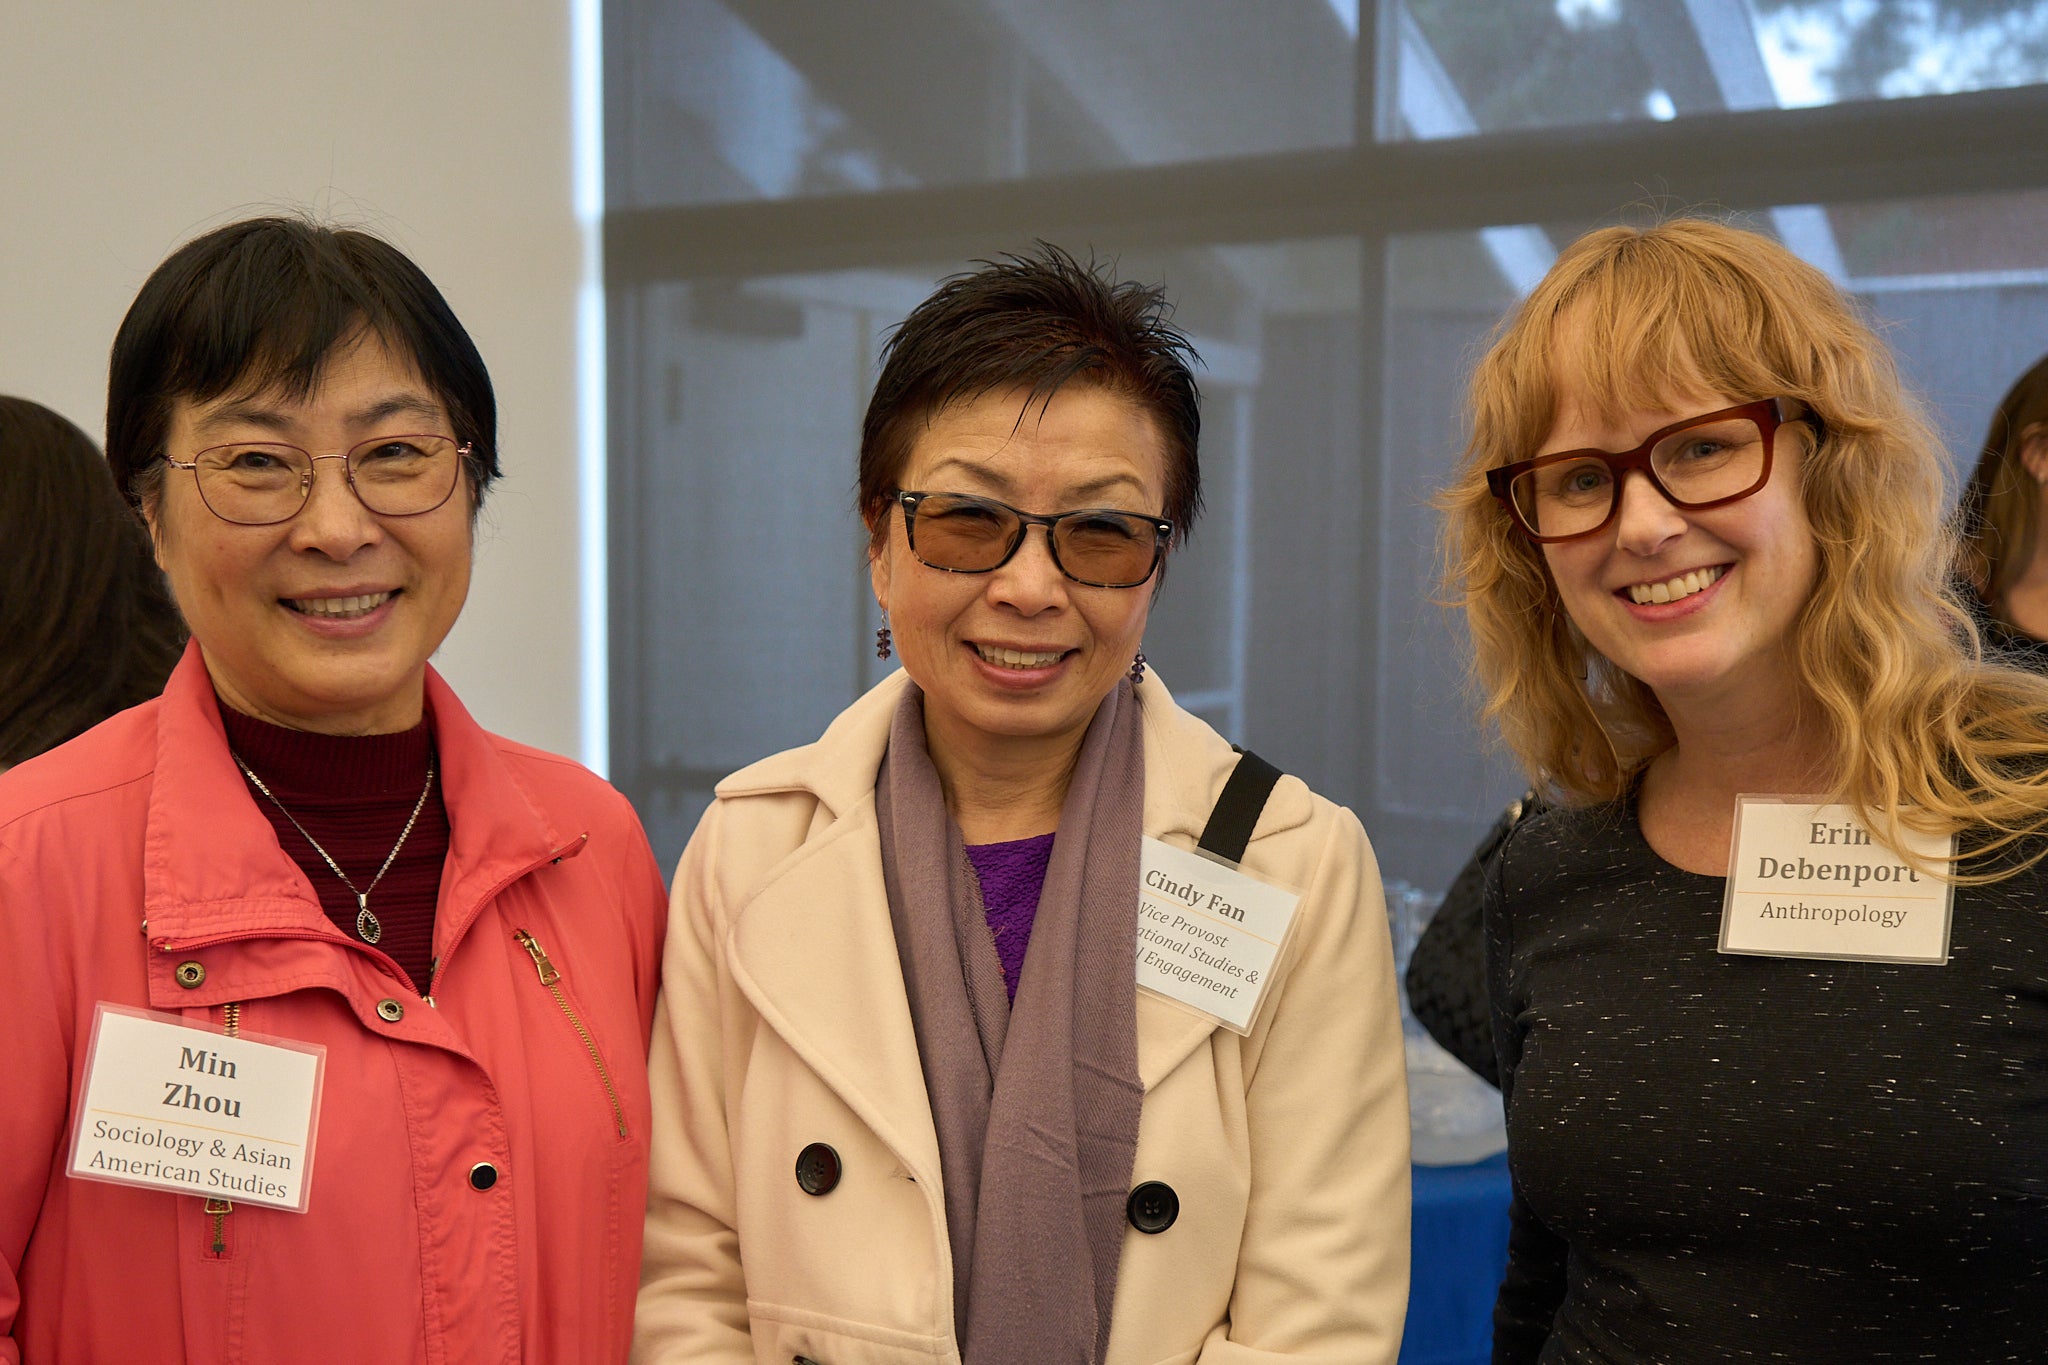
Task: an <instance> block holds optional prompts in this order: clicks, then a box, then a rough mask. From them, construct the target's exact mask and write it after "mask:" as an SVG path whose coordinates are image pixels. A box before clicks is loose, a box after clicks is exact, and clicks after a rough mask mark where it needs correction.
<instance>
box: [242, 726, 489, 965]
mask: <svg viewBox="0 0 2048 1365" xmlns="http://www.w3.org/2000/svg"><path fill="white" fill-rule="evenodd" d="M220 718H221V723H222V724H223V725H224V726H225V727H226V728H227V735H228V747H229V748H230V749H232V750H234V752H235V753H236V754H237V755H238V756H240V758H241V760H242V761H243V762H244V763H246V764H248V765H249V767H250V769H251V770H252V771H254V772H255V774H256V775H257V776H258V777H260V778H262V779H263V783H264V785H265V786H267V787H269V788H270V790H271V792H272V793H273V794H274V795H275V796H276V797H277V801H271V800H269V799H267V798H266V797H265V796H264V795H263V793H262V792H260V791H258V790H257V789H256V788H255V787H254V786H253V785H251V786H250V788H249V798H250V799H251V800H253V801H254V802H255V803H256V808H257V809H258V810H260V811H262V812H263V814H264V817H265V818H266V819H268V820H269V821H270V827H271V828H272V829H274V830H276V831H277V842H278V845H279V846H280V847H281V848H283V849H284V851H285V853H286V854H287V855H288V856H289V857H290V858H291V860H292V861H293V862H295V863H297V864H298V865H299V868H300V870H301V871H303V872H304V873H305V874H306V879H307V880H308V881H310V882H311V883H312V884H313V890H314V891H315V893H317V894H318V895H319V897H320V906H321V908H322V909H323V910H325V911H326V912H327V918H329V919H330V920H333V921H334V923H335V926H336V927H337V928H339V929H340V930H341V931H342V933H344V934H346V935H348V936H349V937H350V938H352V939H356V940H357V941H358V942H360V941H361V939H360V938H359V936H358V935H357V933H356V898H355V896H354V895H353V894H351V893H350V891H349V889H348V887H346V886H344V885H343V884H342V881H341V879H340V878H339V877H337V876H335V875H334V872H333V870H332V869H331V868H329V867H328V866H327V864H326V862H325V861H324V860H323V859H322V858H321V857H320V855H319V854H318V853H316V852H314V851H313V848H312V845H310V844H308V843H307V842H306V839H305V836H304V835H302V834H300V833H299V831H298V830H297V829H295V828H293V827H292V822H291V820H288V819H286V818H285V816H284V814H283V813H282V812H281V811H279V809H278V803H280V802H281V803H282V804H283V806H284V809H285V810H288V811H290V812H291V814H292V816H293V817H295V818H296V819H297V820H298V822H299V823H300V824H302V825H304V826H305V827H306V831H307V833H309V834H311V835H312V836H313V837H314V838H315V839H317V840H319V841H320V846H321V847H322V848H324V849H326V850H327V852H328V855H329V856H330V857H332V858H333V859H334V861H335V862H337V863H339V864H341V870H342V871H343V872H346V873H347V874H348V877H349V880H350V881H352V882H354V883H355V884H356V888H357V889H358V890H365V889H368V888H369V886H370V881H371V879H372V878H374V877H376V875H377V869H378V868H379V867H381V866H383V863H384V859H385V857H386V855H388V854H389V853H390V852H391V846H392V845H393V844H395V843H397V842H398V836H399V832H400V831H402V830H403V829H404V828H405V822H406V819H407V817H409V816H410V815H411V814H412V809H413V805H414V803H415V802H417V801H418V800H419V798H420V788H421V787H422V786H424V785H425V783H426V780H427V764H428V760H429V759H430V758H431V757H432V755H433V753H434V734H433V727H432V723H431V721H429V720H422V721H421V722H420V723H419V724H418V725H416V726H414V727H413V728H412V729H410V730H406V731H402V732H401V733H399V734H395V735H320V734H314V733H312V732H310V731H307V730H288V729H285V728H284V727H282V726H277V725H272V724H270V723H268V722H267V721H260V720H256V719H255V718H253V717H250V716H245V715H242V714H241V713H240V712H238V711H234V710H231V709H230V708H229V707H228V706H227V705H226V703H222V705H221V708H220ZM447 858H448V808H447V806H446V805H445V804H444V803H443V802H442V800H441V777H440V774H439V772H438V771H437V772H436V773H435V775H434V789H433V791H431V792H430V793H428V795H427V803H426V806H425V807H424V808H422V809H421V811H420V817H419V820H418V822H417V823H415V824H414V826H413V830H412V834H411V835H410V836H408V837H407V839H406V841H405V847H404V848H402V849H400V850H399V852H398V857H397V859H396V860H395V861H394V862H393V863H392V864H391V870H390V871H388V872H386V873H385V874H384V877H383V880H381V881H379V882H378V883H377V886H376V889H375V890H372V891H370V910H371V913H373V914H375V915H376V917H377V920H378V922H379V923H380V924H382V926H383V933H382V934H381V935H380V936H379V938H378V940H377V948H378V949H379V950H381V951H382V952H384V953H386V954H387V955H389V956H390V958H391V960H392V961H394V962H396V963H397V964H398V966H399V969H400V970H401V971H403V972H404V973H405V975H406V976H407V977H408V978H409V979H410V980H411V982H412V984H413V986H414V988H415V989H416V990H418V991H420V992H421V993H422V994H425V993H426V992H428V991H429V990H431V989H432V986H433V982H432V976H433V960H434V907H435V904H436V902H437V901H438V900H439V898H440V891H441V866H442V864H443V863H445V862H446V861H447Z"/></svg>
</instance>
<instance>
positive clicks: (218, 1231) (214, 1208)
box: [206, 1000, 242, 1260]
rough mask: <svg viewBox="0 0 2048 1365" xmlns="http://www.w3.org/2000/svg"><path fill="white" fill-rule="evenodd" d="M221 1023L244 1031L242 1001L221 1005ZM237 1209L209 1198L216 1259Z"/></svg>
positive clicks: (222, 1253) (228, 1028)
mask: <svg viewBox="0 0 2048 1365" xmlns="http://www.w3.org/2000/svg"><path fill="white" fill-rule="evenodd" d="M221 1023H222V1025H223V1026H224V1028H225V1030H226V1032H227V1035H228V1037H230V1038H233V1037H235V1036H236V1035H237V1034H239V1033H240V1032H241V1031H242V1002H241V1001H239V1000H230V1001H229V1002H228V1003H227V1004H225V1005H222V1006H221ZM234 1211H235V1206H234V1203H233V1201H231V1200H227V1199H208V1200H207V1201H206V1212H207V1213H208V1215H210V1216H211V1217H212V1219H213V1248H212V1251H213V1256H214V1258H215V1259H216V1260H218V1259H220V1258H222V1257H225V1256H226V1255H227V1254H228V1215H229V1214H231V1213H233V1212H234Z"/></svg>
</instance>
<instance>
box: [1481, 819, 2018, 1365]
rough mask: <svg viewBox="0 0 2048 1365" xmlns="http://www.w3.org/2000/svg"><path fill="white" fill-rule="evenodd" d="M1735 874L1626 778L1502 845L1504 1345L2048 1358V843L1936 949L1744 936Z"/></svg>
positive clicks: (1496, 981)
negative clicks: (2042, 864) (1510, 1192)
mask: <svg viewBox="0 0 2048 1365" xmlns="http://www.w3.org/2000/svg"><path fill="white" fill-rule="evenodd" d="M1722 887H1723V882H1722V880H1721V879H1720V878H1718V877H1702V876H1697V875H1695V874H1693V873H1690V872H1684V871H1681V870H1680V869H1678V868H1675V867H1673V866H1671V865H1670V864H1668V863H1666V862H1664V861H1663V860H1662V859H1661V858H1659V857H1658V856H1657V855H1656V854H1655V853H1653V852H1652V851H1651V850H1650V848H1649V846H1648V844H1646V843H1645V842H1644V840H1643V836H1642V832H1641V829H1640V827H1639V826H1638V824H1637V820H1636V811H1635V808H1634V804H1633V802H1626V803H1623V804H1620V805H1617V806H1606V807H1599V808H1596V809H1592V810H1577V811H1573V810H1553V811H1548V812H1545V813H1543V814H1542V815H1539V816H1536V817H1533V818H1531V819H1530V820H1528V821H1525V822H1524V823H1523V824H1522V825H1521V826H1520V827H1519V828H1518V829H1517V830H1516V831H1515V833H1514V835H1513V836H1512V838H1511V839H1510V841H1509V843H1508V845H1507V848H1506V851H1505V854H1504V856H1502V857H1501V858H1500V859H1499V860H1498V861H1497V863H1496V870H1495V874H1494V877H1493V879H1492V882H1491V884H1490V885H1489V886H1488V889H1487V906H1486V919H1487V938H1488V943H1487V973H1488V979H1489V987H1490V990H1491V995H1492V1002H1493V1014H1494V1030H1495V1042H1496V1046H1497V1048H1498V1050H1499V1054H1500V1070H1501V1089H1502V1092H1503V1093H1504V1095H1505V1096H1506V1099H1507V1114H1508V1138H1509V1161H1510V1166H1511V1169H1512V1171H1513V1175H1514V1187H1515V1202H1514V1217H1513V1231H1512V1234H1511V1237H1510V1250H1509V1258H1508V1270H1507V1277H1506V1280H1505V1282H1504V1283H1503V1284H1502V1286H1501V1292H1500V1299H1499V1302H1498V1304H1497V1306H1496V1308H1495V1313H1494V1324H1495V1340H1494V1356H1493V1358H1494V1361H1495V1362H1496V1365H1508V1363H1510V1362H1512V1363H1515V1365H1519V1363H1520V1362H1533V1361H1541V1362H1544V1363H1545V1365H1553V1363H1554V1362H1566V1361H1569V1362H1598V1363H1599V1365H1622V1363H1623V1362H1629V1363H1631V1365H1632V1363H1633V1362H1656V1365H1688V1363H1689V1362H1706V1361H1790V1362H1798V1365H1835V1363H1836V1362H1840V1363H1841V1365H1850V1363H1851V1362H1853V1363H1854V1365H1866V1363H1867V1362H1883V1361H1943V1362H1956V1365H1993V1363H1994V1362H2001V1361H2029V1362H2040V1361H2048V871H2043V870H2042V869H2039V868H2037V869H2035V870H2033V871H2029V872H2025V873H2021V874H2020V875H2018V876H2016V877H2013V878H2011V879H2009V880H2006V881H2003V882H1999V883H1995V884H1993V885H1991V886H1988V887H1965V888H1960V889H1958V891H1957V892H1956V897H1955V917H1954V925H1953V931H1952V934H1951V949H1950V951H1951V957H1950V960H1949V962H1948V964H1947V965H1946V966H1940V967H1935V966H1905V965H1879V964H1874V963H1863V962H1822V961H1810V960H1794V959H1780V958H1763V957H1734V956H1723V955H1721V954H1719V953H1717V952H1716V951H1715V944H1716V942H1717V941H1718V937H1719V931H1720V921H1721V897H1722Z"/></svg>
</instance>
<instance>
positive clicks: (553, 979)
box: [512, 929, 626, 1137]
mask: <svg viewBox="0 0 2048 1365" xmlns="http://www.w3.org/2000/svg"><path fill="white" fill-rule="evenodd" d="M512 937H514V938H516V939H518V940H519V946H520V947H522V948H524V949H526V952H527V955H528V956H529V957H531V958H532V959H533V965H534V967H535V969H536V970H538V971H539V972H540V984H541V985H543V986H546V987H547V988H548V994H550V995H552V996H554V997H555V1003H556V1004H557V1005H560V1006H561V1007H562V1013H563V1015H564V1016H565V1017H567V1019H568V1020H569V1023H570V1024H571V1025H572V1026H573V1027H574V1028H575V1030H576V1036H577V1037H579V1038H581V1039H582V1040H583V1050H584V1051H585V1052H588V1053H589V1054H590V1060H591V1063H592V1064H593V1065H595V1066H596V1067H597V1078H598V1080H600V1081H602V1082H603V1083H604V1093H605V1097H606V1098H607V1099H609V1100H610V1101H611V1102H612V1121H613V1122H614V1123H615V1124H616V1125H617V1126H618V1130H619V1136H620V1137H624V1136H625V1135H626V1110H625V1108H624V1106H622V1105H621V1104H620V1103H619V1092H618V1091H617V1090H616V1089H615V1088H614V1087H613V1086H612V1073H611V1071H610V1070H609V1069H607V1068H606V1066H605V1064H604V1055H603V1054H602V1053H600V1052H599V1051H598V1050H597V1040H596V1039H595V1038H592V1037H591V1036H590V1030H589V1029H587V1028H585V1027H583V1021H582V1020H581V1019H579V1018H577V1017H576V1010H575V1008H574V1007H573V1006H571V1005H570V1004H569V998H568V997H567V996H565V995H563V994H562V988H561V986H560V985H559V984H558V983H559V982H560V981H561V979H562V974H561V973H560V972H559V971H557V970H555V964H554V963H552V962H550V961H548V955H547V953H546V952H545V951H544V950H542V948H541V946H540V943H539V941H538V940H536V939H535V938H534V936H533V935H532V934H529V933H527V932H526V931H525V930H524V929H514V930H513V931H512Z"/></svg>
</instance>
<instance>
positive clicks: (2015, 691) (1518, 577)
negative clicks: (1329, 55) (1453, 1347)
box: [1445, 220, 2048, 1365]
mask: <svg viewBox="0 0 2048 1365" xmlns="http://www.w3.org/2000/svg"><path fill="white" fill-rule="evenodd" d="M1472 411H1473V419H1474V425H1473V434H1472V444H1471V448H1470V452H1469V454H1468V456H1467V458H1466V461H1465V463H1464V465H1463V467H1462V469H1461V470H1460V472H1459V475H1458V478H1457V481H1456V483H1455V484H1454V485H1453V486H1452V488H1451V489H1450V490H1449V492H1448V493H1447V494H1446V497H1445V503H1446V506H1447V508H1448V511H1449V528H1448V535H1449V547H1448V563H1449V565H1450V575H1451V586H1452V588H1453V590H1454V591H1455V592H1456V593H1458V594H1459V595H1461V596H1462V599H1463V604H1464V607H1465V610H1466V614H1467V617H1468V620H1469V621H1470V624H1471V629H1472V636H1473V640H1474V644H1475V648H1476V670H1475V671H1476V675H1477V680H1478V682H1479V684H1480V686H1481V689H1482V691H1483V695H1484V697H1485V701H1486V714H1487V716H1488V718H1489V719H1490V720H1492V721H1493V722H1494V723H1496V724H1497V725H1499V726H1500V728H1501V729H1502V731H1503V732H1504V733H1505V735H1506V737H1507V740H1508V742H1509V743H1510V745H1512V747H1513V748H1514V750H1515V752H1516V753H1517V755H1518V756H1519V757H1520V758H1521V759H1522V762H1523V763H1524V765H1525V766H1526V768H1527V770H1528V772H1529V774H1530V776H1531V778H1532V779H1534V780H1536V781H1538V782H1540V783H1541V784H1542V785H1543V787H1544V788H1545V791H1546V794H1547V795H1548V796H1549V798H1550V800H1551V802H1552V805H1551V808H1550V809H1547V810H1545V811H1542V812H1541V813H1539V814H1536V815H1533V816H1530V817H1528V818H1526V819H1524V820H1523V821H1522V822H1521V823H1520V824H1519V825H1517V826H1516V827H1515V829H1514V831H1513V832H1512V833H1511V834H1509V835H1508V836H1507V839H1506V842H1505V844H1504V845H1503V847H1502V848H1501V850H1500V851H1499V853H1498V854H1497V855H1496V856H1495V857H1494V859H1493V860H1492V863H1491V864H1490V870H1489V885H1488V889H1487V902H1486V923H1487V934H1488V939H1489V942H1488V952H1487V958H1488V961H1487V969H1488V974H1489V978H1490V988H1491V997H1492V1008H1493V1020H1494V1029H1493V1032H1494V1045H1495V1048H1496V1051H1497V1060H1498V1062H1499V1069H1500V1083H1501V1091H1502V1094H1503V1095H1504V1097H1505V1099H1506V1103H1507V1125H1508V1161H1509V1168H1510V1171H1511V1173H1512V1176H1513V1183H1514V1204H1513V1215H1512V1219H1513V1221H1512V1233H1511V1238H1510V1247H1509V1258H1508V1268H1507V1275H1506V1278H1505V1281H1504V1283H1503V1284H1502V1287H1501V1291H1500V1297H1499V1300H1498V1305H1497V1308H1496V1312H1495V1318H1494V1321H1495V1338H1494V1360H1495V1361H1496V1362H1500V1363H1501V1365H1514V1363H1519V1362H1535V1361H1542V1362H1545V1365H1554V1363H1558V1362H1587V1363H1588V1365H1591V1362H1600V1363H1601V1365H1621V1363H1622V1362H1645V1363H1647V1362H1657V1363H1658V1365H1688V1363H1689V1362H1696V1361H1697V1362H1707V1361H1732V1360H1756V1361H1762V1360H1784V1361H1798V1362H1800V1363H1801V1365H1866V1362H1870V1361H1876V1360H1939V1361H1969V1362H1971V1365H1989V1362H2005V1361H2037V1360H2039V1359H2040V1358H2041V1342H2042V1337H2043V1332H2044V1330H2048V1174H2044V1173H2048V1165H2044V1162H2043V1155H2044V1153H2048V914H2044V912H2043V905H2044V901H2048V885H2044V882H2048V870H2044V868H2043V867H2042V865H2041V859H2042V856H2043V853H2044V851H2048V839H2044V836H2048V765H2044V764H2043V762H2042V754H2043V753H2044V752H2048V681H2044V680H2042V679H2041V678H2038V677H2036V676H2033V675H2032V674H2028V673H2024V672H2021V671H2018V670H2016V669H2013V668H2010V667H2006V666H2001V665H1999V664H1997V663H1994V662H1986V661H1985V660H1984V659H1983V658H1981V657H1980V656H1979V654H1978V653H1977V652H1975V650H1973V649H1972V648H1971V646H1970V644H1969V643H1968V642H1969V641H1970V640H1971V639H1972V637H1971V635H1970V633H1969V632H1968V631H1967V630H1966V629H1965V627H1964V608H1963V606H1962V604H1961V603H1959V602H1958V601H1957V600H1956V599H1955V597H1954V596H1953V595H1952V592H1951V588H1950V585H1951V583H1952V582H1953V581H1954V580H1953V578H1952V573H1953V567H1954V564H1955V556H1956V543H1955V540H1954V537H1953V535H1952V534H1951V533H1950V532H1949V531H1948V530H1947V529H1946V528H1945V526H1944V522H1943V518H1942V482H1943V469H1944V464H1945V458H1944V455H1943V452H1942V450H1941V448H1940V446H1939V444H1938V443H1937V442H1936V440H1935V438H1934V436H1933V434H1932V433H1931V432H1930V431H1929V430H1928V428H1927V426H1926V424H1925V422H1924V421H1923V420H1922V418H1921V417H1920V415H1919V412H1918V410H1917V408H1916V406H1915V404H1914V403H1913V401H1912V400H1911V399H1910V398H1909V397H1908V395H1907V394H1906V393H1905V392H1904V391H1903V390H1902V388H1901V386H1900V383H1899V380H1898V378H1897V375H1896V374H1895V372H1894V370H1893V366H1892V362H1891V359H1890V357H1889V355H1888V354H1887V353H1886V351H1885V349H1884V347H1883V345H1882V344H1881V343H1880V342H1879V341H1878V340H1877V338H1876V337H1875V336H1873V335H1872V333H1871V331H1870V329H1869V328H1868V327H1867V326H1866V325H1865V324H1864V323H1863V322H1862V321H1861V320H1860V319H1859V317H1858V316H1857V313H1856V311H1855V309H1854V307H1853V305H1852V304H1851V303H1850V302H1849V301H1848V300H1847V299H1846V298H1844V297H1843V295H1842V294H1841V292H1840V291H1839V290H1838V289H1837V288H1836V287H1835V286H1834V285H1833V284H1832V283H1831V282H1830V281H1829V280H1828V279H1827V278H1826V277H1825V276H1824V275H1822V274H1821V273H1820V272H1819V271H1817V270H1815V269H1813V268H1812V267H1810V266H1808V265H1806V264H1804V263H1803V262H1801V261H1799V260H1798V259H1796V258H1795V257H1794V256H1792V254H1791V253H1790V252H1788V251H1787V250H1785V248H1784V247H1782V246H1780V245H1778V244H1777V243H1775V242H1773V241H1771V240H1769V239H1768V238H1764V237H1761V236H1758V235H1756V234H1753V233H1748V232H1743V231H1739V230H1737V229H1734V228H1730V227H1726V226H1723V225H1720V224H1716V223H1711V222H1702V221H1691V220H1678V221H1672V222H1667V223H1664V224H1662V225H1660V226H1657V227H1654V228H1651V229H1648V230H1645V231H1638V230H1635V229H1631V228H1610V229H1606V230H1604V231H1600V232H1595V233H1593V234H1591V235H1590V236H1588V237H1585V238H1583V239H1581V240H1580V241H1579V242H1578V243H1576V244H1575V245H1573V246H1572V247H1570V248H1568V249H1567V250H1566V251H1565V252H1564V254H1563V255H1562V256H1560V257H1559V259H1558V261H1557V263H1556V265H1554V266H1553V267H1552V268H1551V270H1550V273H1549V274H1548V275H1547V276H1545V278H1544V279H1543V281H1542V282H1541V283H1540V284H1539V285H1538V286H1537V287H1536V289H1535V291H1534V292H1533V293H1532V294H1531V295H1530V296H1529V298H1528V299H1527V300H1526V301H1525V302H1524V303H1523V304H1522V305H1521V306H1520V307H1519V308H1518V309H1517V310H1516V311H1515V312H1514V313H1513V314H1512V315H1511V316H1510V318H1509V319H1508V320H1507V322H1506V323H1505V324H1503V327H1502V330H1501V332H1500V333H1499V335H1498V337H1497V338H1496V340H1495V342H1494V344H1493V346H1492V348H1491V349H1490V350H1489V351H1488V352H1487V353H1486V355H1485V357H1484V358H1483V359H1482V360H1481V361H1480V363H1479V367H1478V370H1477V373H1476V374H1475V376H1474V378H1473V381H1472Z"/></svg>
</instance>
